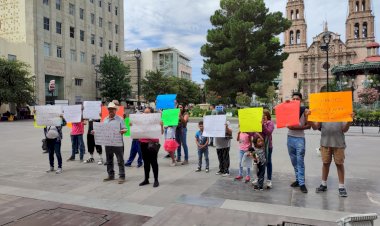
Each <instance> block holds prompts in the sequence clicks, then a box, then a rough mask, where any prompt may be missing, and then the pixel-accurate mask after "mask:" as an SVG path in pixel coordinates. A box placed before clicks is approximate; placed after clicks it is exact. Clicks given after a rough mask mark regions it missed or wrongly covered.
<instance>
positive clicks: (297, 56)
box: [279, 0, 375, 100]
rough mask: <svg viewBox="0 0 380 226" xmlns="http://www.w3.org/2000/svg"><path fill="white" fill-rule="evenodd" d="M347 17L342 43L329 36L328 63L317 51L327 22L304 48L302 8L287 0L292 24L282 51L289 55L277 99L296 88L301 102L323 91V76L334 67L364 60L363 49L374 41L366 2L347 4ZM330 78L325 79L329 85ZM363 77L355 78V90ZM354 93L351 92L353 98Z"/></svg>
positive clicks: (298, 0) (294, 0)
mask: <svg viewBox="0 0 380 226" xmlns="http://www.w3.org/2000/svg"><path fill="white" fill-rule="evenodd" d="M347 2H348V8H349V11H348V16H347V19H346V42H344V41H342V40H341V38H340V35H339V34H337V33H334V32H331V41H330V44H329V47H330V48H329V62H328V63H327V59H326V51H322V50H321V45H322V44H323V35H324V32H327V31H328V26H327V22H326V23H325V26H324V31H322V32H321V33H320V34H318V35H317V36H315V37H314V38H313V43H312V44H311V45H310V46H308V45H307V23H306V20H305V16H304V9H305V4H304V1H303V0H288V3H287V6H286V17H287V18H288V19H289V20H291V21H292V26H291V28H290V29H289V30H287V31H286V32H285V34H284V39H285V40H284V43H285V49H284V51H285V52H287V53H289V57H288V59H287V60H286V61H285V62H284V63H283V70H282V72H281V75H282V79H281V80H282V83H281V86H280V93H279V96H280V98H281V99H283V100H287V99H290V98H291V95H292V93H293V92H294V91H296V90H297V87H298V85H300V86H301V92H302V93H303V95H304V99H308V95H309V94H310V93H316V92H320V91H323V90H326V84H327V79H326V77H327V76H326V72H327V70H329V71H330V70H331V68H332V67H333V66H335V65H345V64H350V63H355V62H357V61H360V60H362V59H364V58H365V57H366V56H367V49H366V45H367V44H368V43H370V42H373V41H375V32H374V26H375V25H374V15H373V13H372V9H371V1H370V0H360V1H359V0H348V1H347ZM333 80H334V77H333V76H332V75H331V73H330V76H329V81H330V82H332V81H333ZM361 80H363V76H358V77H356V80H355V84H357V85H358V86H359V87H358V88H359V89H361V88H362V84H360V83H361V82H360V81H361ZM356 93H357V92H355V95H356Z"/></svg>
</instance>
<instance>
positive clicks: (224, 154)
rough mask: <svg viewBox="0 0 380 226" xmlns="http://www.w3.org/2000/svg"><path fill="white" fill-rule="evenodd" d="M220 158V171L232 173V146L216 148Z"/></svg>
mask: <svg viewBox="0 0 380 226" xmlns="http://www.w3.org/2000/svg"><path fill="white" fill-rule="evenodd" d="M216 153H217V154H218V160H219V172H221V173H230V170H229V168H230V147H228V148H220V149H216Z"/></svg>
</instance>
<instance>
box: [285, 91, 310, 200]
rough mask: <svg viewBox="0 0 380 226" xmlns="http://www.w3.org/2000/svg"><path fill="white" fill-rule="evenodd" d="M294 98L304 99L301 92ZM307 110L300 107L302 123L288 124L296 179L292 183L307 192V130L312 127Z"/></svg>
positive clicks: (289, 144)
mask: <svg viewBox="0 0 380 226" xmlns="http://www.w3.org/2000/svg"><path fill="white" fill-rule="evenodd" d="M292 98H293V100H296V101H302V94H301V93H293V96H292ZM307 112H308V110H307V109H306V108H305V107H301V109H300V124H299V125H296V126H288V129H289V130H288V142H287V145H288V153H289V157H290V161H291V162H292V165H293V168H294V173H295V177H296V180H295V181H294V182H293V183H292V184H291V185H290V186H291V187H300V189H301V192H303V193H307V188H306V185H305V160H304V159H305V146H306V143H305V132H304V130H307V129H310V125H309V124H308V123H307Z"/></svg>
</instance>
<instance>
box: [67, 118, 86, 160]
mask: <svg viewBox="0 0 380 226" xmlns="http://www.w3.org/2000/svg"><path fill="white" fill-rule="evenodd" d="M83 133H84V122H83V119H82V121H81V122H75V123H74V122H73V123H72V128H71V134H70V136H71V156H70V158H69V159H67V161H74V160H75V154H76V153H77V152H78V149H79V160H80V162H83V156H84V152H85V147H84V141H83Z"/></svg>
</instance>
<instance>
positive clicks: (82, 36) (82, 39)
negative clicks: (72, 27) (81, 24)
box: [79, 30, 84, 42]
mask: <svg viewBox="0 0 380 226" xmlns="http://www.w3.org/2000/svg"><path fill="white" fill-rule="evenodd" d="M79 39H80V40H81V41H82V42H83V41H84V31H82V30H80V31H79Z"/></svg>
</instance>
